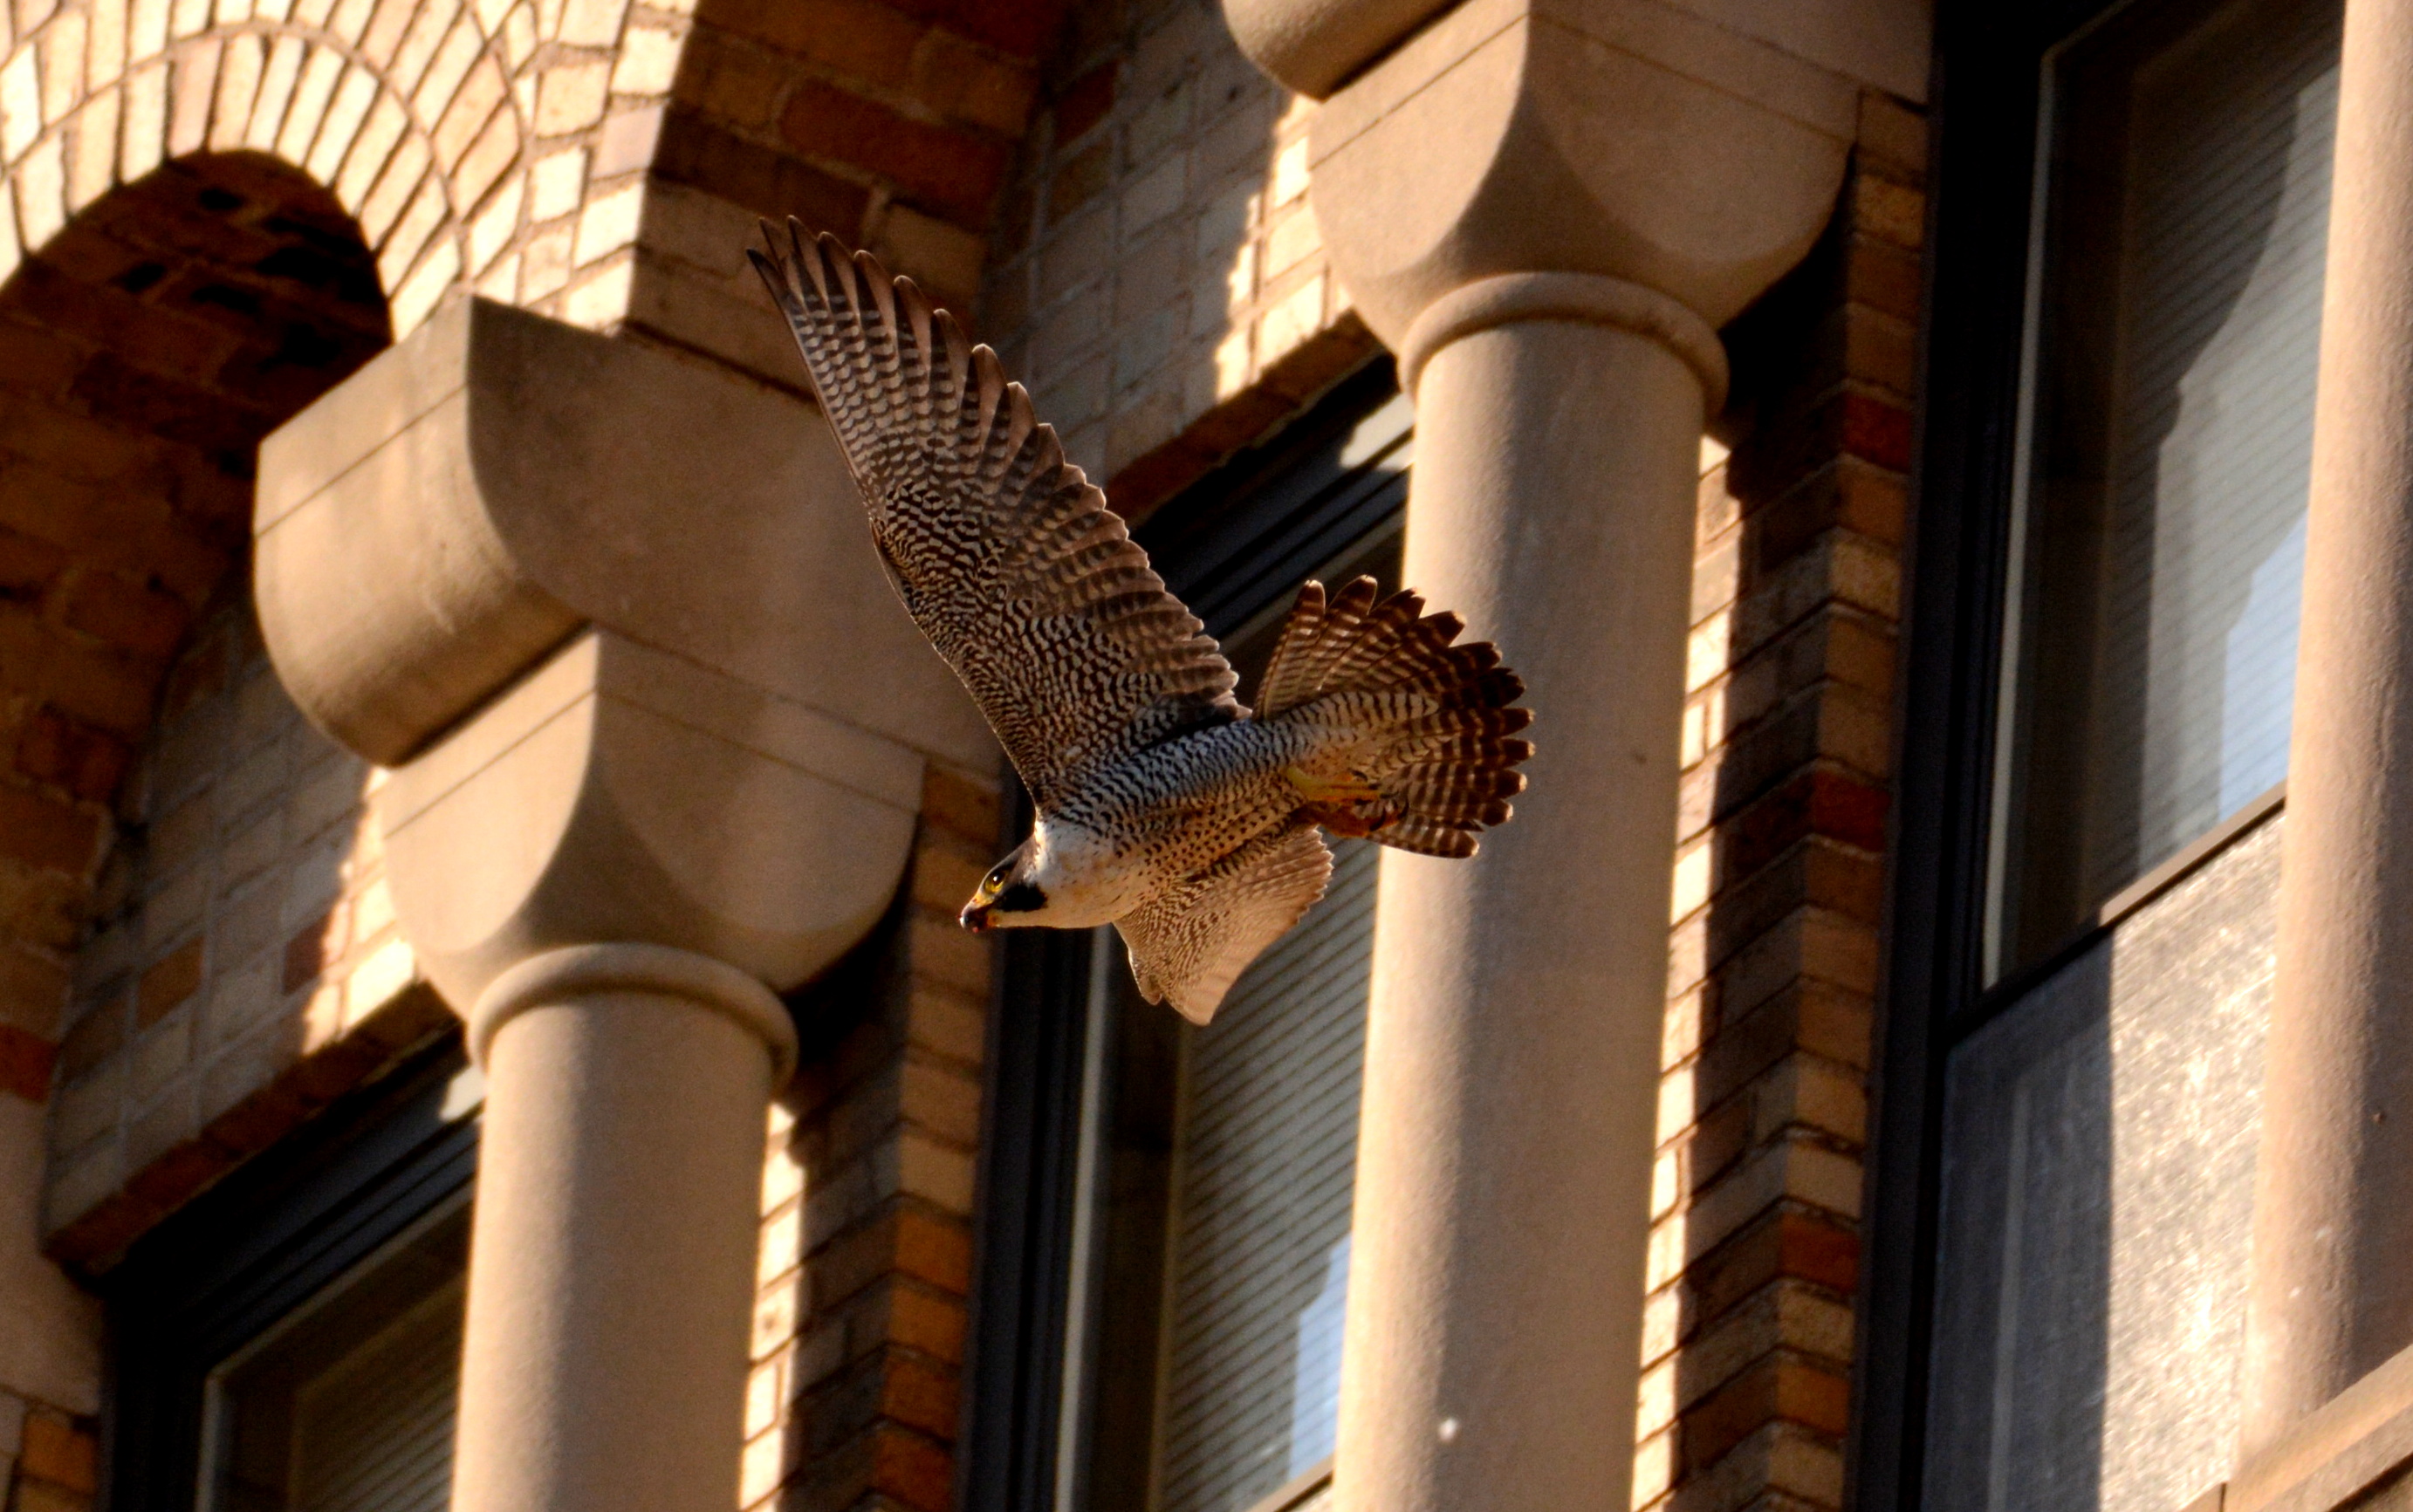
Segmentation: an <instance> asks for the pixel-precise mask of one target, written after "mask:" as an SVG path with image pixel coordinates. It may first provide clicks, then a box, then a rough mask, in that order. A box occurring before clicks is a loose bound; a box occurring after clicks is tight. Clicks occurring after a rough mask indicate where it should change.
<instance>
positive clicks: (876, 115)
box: [572, 0, 1072, 382]
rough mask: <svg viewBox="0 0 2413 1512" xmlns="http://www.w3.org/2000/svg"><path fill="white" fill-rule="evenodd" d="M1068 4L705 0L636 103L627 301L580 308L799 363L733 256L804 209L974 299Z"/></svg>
mask: <svg viewBox="0 0 2413 1512" xmlns="http://www.w3.org/2000/svg"><path fill="white" fill-rule="evenodd" d="M1071 8H1072V7H1071V6H1070V5H1069V4H1068V3H1067V0H695V3H694V6H693V15H692V17H691V18H689V19H688V21H687V22H685V23H684V26H683V29H682V31H681V35H680V37H679V42H678V53H677V60H676V66H675V67H674V70H673V72H672V75H671V79H670V91H669V95H668V97H667V98H666V99H664V100H663V101H661V102H659V104H656V105H651V106H648V107H645V108H644V110H643V111H642V112H641V113H632V114H630V115H629V116H628V117H626V118H624V119H625V120H626V122H627V123H628V124H627V125H625V126H624V127H623V128H622V130H621V133H620V134H621V136H622V137H624V138H625V139H627V140H629V142H631V143H633V144H636V145H637V147H638V148H639V150H641V151H642V154H643V155H644V191H643V192H644V202H643V206H642V211H641V212H639V211H637V210H635V209H632V211H631V216H632V221H631V226H632V229H633V235H632V236H631V237H630V238H629V242H628V244H627V246H626V248H625V250H616V249H615V254H616V255H615V257H614V272H611V273H610V274H609V275H608V276H609V277H610V278H611V279H612V281H613V286H614V288H615V289H616V290H617V295H616V298H617V301H618V304H617V308H616V310H615V311H614V312H613V314H612V315H610V316H604V317H603V318H601V319H587V320H585V321H582V323H587V324H602V323H625V325H626V326H627V327H628V328H629V329H632V330H639V331H642V332H644V333H646V334H649V335H653V336H658V337H662V338H667V339H669V340H671V341H674V342H675V343H677V344H678V345H685V346H688V347H692V348H698V349H702V350H704V351H708V352H711V353H713V354H714V355H716V356H719V357H722V358H724V359H726V360H732V361H733V362H735V363H737V364H739V365H741V366H744V367H748V368H750V369H752V370H754V371H756V372H760V373H762V374H766V375H769V376H771V377H773V378H775V379H777V380H780V381H785V382H793V381H794V379H795V376H796V374H795V371H794V357H793V353H792V351H790V350H787V349H786V347H785V344H786V337H785V336H784V335H783V334H782V333H781V331H780V330H779V327H778V325H777V322H776V321H773V320H768V319H766V318H765V314H764V312H766V311H767V310H768V308H769V306H768V302H767V301H765V300H764V299H763V298H762V291H761V289H760V287H759V286H757V285H756V283H755V281H754V275H753V273H752V272H751V271H750V270H748V268H747V266H746V264H745V262H744V259H743V258H742V257H740V256H739V249H740V247H741V246H742V245H743V244H744V243H745V242H748V241H749V240H751V239H752V238H753V235H754V224H755V220H756V218H757V217H758V216H765V217H770V218H773V219H775V220H776V219H777V218H780V217H783V216H786V215H790V214H793V215H796V216H798V217H800V218H801V219H802V220H803V221H804V222H805V223H806V224H807V226H809V227H811V228H815V229H819V230H828V231H832V232H834V233H836V235H838V236H840V237H842V238H844V239H846V240H847V241H848V242H851V243H853V244H856V245H861V246H866V247H870V248H871V249H873V250H874V251H876V252H878V253H879V254H880V255H881V257H882V258H883V259H884V260H886V261H887V262H888V263H889V265H890V266H891V267H892V268H895V269H896V270H897V271H899V272H906V273H910V274H911V275H912V276H913V277H914V278H916V279H917V280H919V281H920V282H921V283H922V284H923V285H924V286H925V287H927V288H929V289H930V290H931V291H932V293H933V294H934V295H935V296H936V297H937V298H938V299H939V300H940V302H941V303H943V304H946V305H947V306H949V307H950V308H952V309H954V310H955V311H956V312H957V313H958V314H959V315H961V316H965V317H967V318H974V317H976V316H977V299H978V293H979V290H980V286H981V279H982V276H983V272H984V268H985V265H986V262H987V260H988V255H989V237H990V233H991V229H992V227H993V225H994V223H995V220H996V212H997V207H998V204H999V200H1000V198H1002V195H1003V192H1004V190H1005V187H1006V184H1007V183H1008V182H1009V180H1010V179H1011V177H1012V175H1013V170H1014V165H1015V162H1016V160H1017V157H1018V155H1019V154H1021V153H1022V152H1023V151H1024V146H1025V141H1026V138H1027V136H1028V134H1029V127H1030V124H1031V122H1032V120H1033V119H1034V115H1035V112H1036V110H1037V107H1038V104H1039V102H1040V99H1041V97H1042V95H1044V79H1043V73H1044V67H1045V65H1046V63H1047V60H1048V59H1049V58H1050V57H1051V56H1052V55H1053V54H1054V52H1055V51H1056V50H1057V47H1058V43H1059V40H1060V37H1061V35H1062V34H1063V32H1064V31H1065V27H1066V22H1067V18H1068V14H1069V12H1070V10H1071ZM631 192H632V193H633V189H632V191H631ZM582 240H583V239H582ZM597 307H598V309H599V310H600V309H603V308H607V307H608V306H607V305H606V304H605V303H604V301H597ZM572 317H573V318H575V317H576V316H574V315H573V316H572Z"/></svg>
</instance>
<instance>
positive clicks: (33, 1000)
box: [0, 946, 67, 1040]
mask: <svg viewBox="0 0 2413 1512" xmlns="http://www.w3.org/2000/svg"><path fill="white" fill-rule="evenodd" d="M66 1006H67V970H66V968H65V967H63V966H61V965H60V964H59V963H58V962H56V961H53V960H52V959H51V958H49V957H47V956H40V955H37V954H35V953H34V952H33V951H31V950H24V949H16V948H11V947H7V946H0V1022H7V1023H11V1024H14V1025H15V1026H16V1027H18V1028H20V1029H22V1030H24V1031H25V1032H26V1033H28V1034H30V1035H33V1036H34V1037H36V1038H37V1039H42V1040H51V1039H56V1038H57V1037H58V1033H59V1014H60V1012H61V1010H62V1009H64V1008H65V1007H66Z"/></svg>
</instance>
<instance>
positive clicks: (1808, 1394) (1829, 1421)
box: [1681, 1356, 1850, 1470]
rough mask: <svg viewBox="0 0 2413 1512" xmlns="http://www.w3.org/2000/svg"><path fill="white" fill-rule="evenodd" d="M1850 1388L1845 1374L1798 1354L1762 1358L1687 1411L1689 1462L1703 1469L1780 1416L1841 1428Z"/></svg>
mask: <svg viewBox="0 0 2413 1512" xmlns="http://www.w3.org/2000/svg"><path fill="white" fill-rule="evenodd" d="M1849 1391H1850V1388H1849V1387H1848V1386H1847V1384H1846V1383H1845V1382H1844V1380H1843V1377H1842V1376H1840V1375H1836V1374H1833V1373H1829V1372H1827V1371H1822V1370H1819V1369H1817V1368H1815V1367H1813V1366H1811V1365H1807V1364H1804V1363H1802V1362H1801V1361H1799V1360H1796V1359H1793V1358H1788V1357H1784V1356H1778V1357H1773V1358H1769V1359H1767V1360H1764V1361H1762V1362H1761V1363H1760V1364H1759V1365H1757V1366H1755V1367H1754V1368H1753V1369H1752V1370H1749V1371H1746V1372H1745V1373H1742V1374H1741V1375H1739V1376H1738V1377H1737V1378H1735V1379H1734V1380H1732V1381H1729V1382H1727V1383H1726V1384H1725V1386H1723V1387H1719V1388H1718V1389H1717V1390H1715V1391H1713V1392H1711V1393H1710V1395H1709V1396H1708V1397H1707V1398H1706V1399H1704V1400H1703V1401H1702V1402H1699V1403H1697V1404H1696V1405H1695V1406H1694V1407H1693V1409H1692V1410H1691V1411H1689V1412H1687V1413H1685V1414H1684V1415H1683V1417H1682V1419H1681V1421H1682V1424H1683V1449H1684V1461H1685V1463H1686V1464H1687V1465H1688V1466H1689V1467H1690V1468H1692V1469H1694V1470H1699V1469H1701V1468H1703V1467H1705V1466H1707V1465H1709V1464H1710V1463H1712V1462H1714V1461H1716V1460H1717V1458H1718V1457H1719V1456H1720V1455H1722V1454H1724V1453H1725V1452H1726V1451H1727V1450H1728V1449H1731V1448H1733V1447H1734V1446H1736V1445H1738V1444H1739V1443H1741V1442H1742V1441H1743V1440H1744V1439H1747V1438H1749V1437H1750V1436H1751V1435H1752V1434H1754V1433H1755V1432H1757V1431H1759V1430H1760V1429H1762V1428H1765V1427H1766V1426H1768V1424H1769V1423H1771V1422H1775V1421H1778V1420H1780V1419H1782V1420H1784V1421H1785V1422H1792V1423H1799V1424H1800V1425H1801V1426H1803V1427H1805V1428H1810V1429H1814V1430H1816V1431H1819V1432H1822V1433H1834V1434H1840V1433H1842V1432H1843V1427H1844V1421H1843V1418H1844V1408H1845V1403H1846V1402H1847V1400H1848V1397H1849Z"/></svg>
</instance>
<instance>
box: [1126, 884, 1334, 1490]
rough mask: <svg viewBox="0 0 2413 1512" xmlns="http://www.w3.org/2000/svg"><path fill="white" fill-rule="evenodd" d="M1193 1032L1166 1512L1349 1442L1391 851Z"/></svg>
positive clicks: (1267, 1480) (1328, 900)
mask: <svg viewBox="0 0 2413 1512" xmlns="http://www.w3.org/2000/svg"><path fill="white" fill-rule="evenodd" d="M1332 844H1333V849H1334V853H1335V855H1334V859H1335V863H1336V864H1335V866H1334V869H1333V876H1332V890H1331V892H1330V893H1329V894H1328V895H1327V896H1326V897H1325V901H1324V902H1323V903H1319V904H1317V905H1316V909H1315V912H1314V913H1312V914H1311V915H1310V916H1309V917H1308V919H1307V921H1306V922H1305V923H1304V924H1302V925H1301V926H1300V927H1299V928H1298V929H1296V930H1295V931H1293V932H1291V933H1290V934H1289V935H1287V936H1286V937H1284V938H1283V940H1282V941H1281V943H1280V944H1279V945H1277V946H1275V947H1273V948H1272V949H1271V950H1269V951H1267V952H1266V955H1265V956H1264V957H1263V958H1262V959H1261V960H1259V961H1258V962H1257V963H1256V964H1255V965H1254V966H1252V967H1251V968H1250V970H1249V972H1248V974H1247V975H1246V976H1243V977H1242V978H1241V979H1240V981H1239V983H1238V984H1237V985H1236V986H1235V987H1234V988H1233V990H1232V995H1231V997H1230V998H1229V999H1228V1000H1227V1001H1226V1002H1225V1003H1224V1005H1223V1007H1222V1009H1221V1011H1220V1012H1219V1013H1217V1014H1216V1016H1215V1021H1214V1023H1213V1024H1211V1025H1210V1026H1208V1028H1207V1030H1206V1031H1204V1032H1203V1033H1200V1034H1197V1035H1193V1036H1192V1043H1191V1047H1190V1064H1189V1068H1188V1075H1187V1079H1188V1083H1189V1085H1188V1087H1187V1089H1186V1099H1185V1101H1186V1112H1187V1117H1186V1119H1185V1121H1184V1128H1183V1131H1182V1135H1183V1145H1182V1155H1181V1165H1180V1172H1179V1177H1178V1181H1179V1187H1178V1196H1177V1206H1176V1210H1175V1213H1174V1225H1175V1227H1174V1240H1173V1245H1172V1255H1171V1260H1170V1270H1171V1276H1170V1278H1169V1290H1170V1296H1171V1314H1172V1315H1171V1317H1170V1319H1169V1325H1170V1327H1169V1329H1168V1341H1167V1344H1168V1348H1167V1359H1166V1363H1165V1392H1164V1456H1163V1463H1162V1486H1163V1506H1164V1512H1242V1509H1245V1508H1247V1507H1249V1506H1251V1505H1254V1504H1255V1503H1256V1501H1257V1500H1258V1499H1259V1498H1261V1497H1263V1496H1265V1495H1266V1494H1267V1493H1268V1492H1270V1491H1273V1490H1276V1489H1278V1488H1279V1487H1281V1484H1282V1483H1283V1482H1285V1481H1287V1480H1290V1479H1291V1478H1292V1477H1294V1476H1295V1475H1299V1474H1301V1473H1302V1472H1304V1471H1306V1470H1308V1469H1310V1468H1311V1467H1312V1466H1314V1465H1315V1464H1316V1463H1317V1462H1318V1461H1322V1460H1323V1459H1324V1458H1325V1456H1327V1455H1329V1454H1330V1453H1331V1452H1332V1437H1333V1429H1334V1423H1335V1418H1336V1415H1337V1412H1338V1409H1339V1402H1340V1316H1341V1309H1342V1305H1343V1300H1344V1298H1345V1295H1346V1291H1347V1285H1348V1266H1349V1203H1350V1195H1351V1189H1352V1177H1353V1175H1354V1173H1355V1166H1356V1157H1357V1093H1358V1070H1359V1064H1360V1063H1361V1061H1362V1060H1363V1058H1364V1054H1365V1045H1366V986H1367V978H1368V975H1369V972H1370V970H1371V968H1372V963H1373V962H1372V948H1371V947H1372V938H1373V922H1374V873H1375V847H1374V846H1372V845H1371V844H1367V843H1365V842H1363V841H1345V840H1343V841H1335V842H1333V843H1332Z"/></svg>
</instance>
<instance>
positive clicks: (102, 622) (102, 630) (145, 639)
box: [67, 572, 193, 657]
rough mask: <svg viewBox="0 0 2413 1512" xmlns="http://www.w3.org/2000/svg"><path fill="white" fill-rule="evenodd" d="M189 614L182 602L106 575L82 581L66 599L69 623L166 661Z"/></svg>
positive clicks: (90, 575)
mask: <svg viewBox="0 0 2413 1512" xmlns="http://www.w3.org/2000/svg"><path fill="white" fill-rule="evenodd" d="M192 620H193V611H192V609H190V608H188V607H187V606H186V605H185V603H184V601H183V600H181V599H177V598H172V597H170V596H169V595H166V594H162V593H159V592H158V591H156V590H155V589H152V588H148V587H145V586H144V585H142V584H141V583H135V582H128V581H126V580H125V579H123V578H121V577H118V576H117V575H116V574H114V573H110V572H87V573H84V574H83V575H82V576H81V577H80V578H79V579H78V580H77V581H76V584H75V586H74V588H73V590H72V591H71V593H70V595H69V597H68V600H67V624H68V626H69V627H70V628H72V629H77V630H81V631H82V632H83V633H84V634H86V635H90V636H97V637H99V638H100V639H103V640H106V641H108V642H109V643H110V644H111V645H113V646H118V647H121V648H123V649H125V650H126V651H130V652H133V653H135V654H136V655H138V656H150V657H165V656H166V655H167V654H168V653H170V652H172V651H174V650H175V649H176V643H177V642H178V641H179V640H182V639H184V635H185V627H186V626H187V625H189V624H192Z"/></svg>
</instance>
